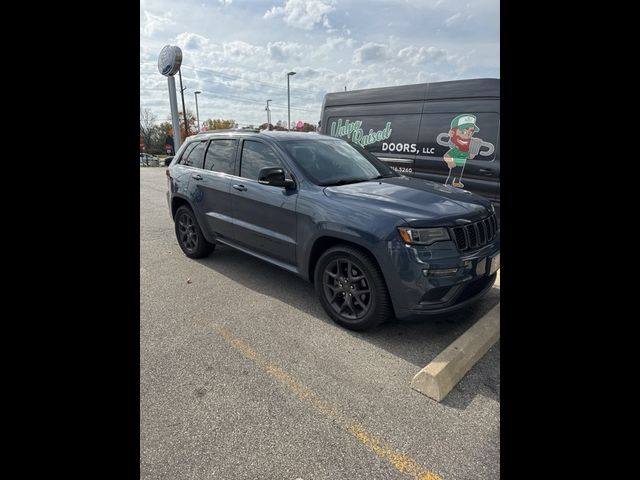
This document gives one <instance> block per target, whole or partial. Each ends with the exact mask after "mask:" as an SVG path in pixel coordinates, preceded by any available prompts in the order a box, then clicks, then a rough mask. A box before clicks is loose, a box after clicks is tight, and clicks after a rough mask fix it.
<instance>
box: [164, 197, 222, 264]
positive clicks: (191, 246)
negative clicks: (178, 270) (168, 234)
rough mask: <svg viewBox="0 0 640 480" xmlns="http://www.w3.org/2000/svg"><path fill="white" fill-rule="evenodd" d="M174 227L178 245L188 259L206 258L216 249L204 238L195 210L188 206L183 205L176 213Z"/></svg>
mask: <svg viewBox="0 0 640 480" xmlns="http://www.w3.org/2000/svg"><path fill="white" fill-rule="evenodd" d="M174 225H175V231H176V238H177V240H178V245H180V248H181V249H182V251H183V252H184V254H185V255H186V256H187V257H189V258H202V257H206V256H207V255H209V254H210V253H211V252H212V251H213V249H214V248H215V247H216V246H215V245H214V244H213V243H210V242H208V241H207V239H206V238H204V235H203V234H202V230H201V229H200V225H198V220H196V216H195V215H194V213H193V210H191V209H190V208H189V207H187V206H186V205H183V206H182V207H180V208H178V210H177V211H176V215H175V217H174Z"/></svg>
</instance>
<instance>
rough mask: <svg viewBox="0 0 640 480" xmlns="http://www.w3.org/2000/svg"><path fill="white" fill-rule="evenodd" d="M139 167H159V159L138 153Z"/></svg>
mask: <svg viewBox="0 0 640 480" xmlns="http://www.w3.org/2000/svg"><path fill="white" fill-rule="evenodd" d="M140 166H142V167H159V166H160V158H158V157H156V156H155V155H151V154H149V153H142V152H140Z"/></svg>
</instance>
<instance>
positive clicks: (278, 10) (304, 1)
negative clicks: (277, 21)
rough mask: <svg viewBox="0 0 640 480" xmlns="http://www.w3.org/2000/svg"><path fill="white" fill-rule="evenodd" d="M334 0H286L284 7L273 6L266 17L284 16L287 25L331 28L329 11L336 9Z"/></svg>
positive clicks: (307, 28)
mask: <svg viewBox="0 0 640 480" xmlns="http://www.w3.org/2000/svg"><path fill="white" fill-rule="evenodd" d="M333 3H334V2H333V1H332V0H286V3H285V5H284V6H283V7H275V6H274V7H271V9H270V10H268V11H267V12H266V13H265V14H264V18H272V17H274V18H276V17H280V16H282V17H284V21H285V23H286V24H287V25H290V26H292V27H297V28H302V29H304V30H311V29H312V28H313V27H314V25H315V24H322V25H323V26H324V27H325V28H330V24H329V17H328V16H327V15H328V14H329V13H331V12H333V11H334V10H335V7H334V6H333Z"/></svg>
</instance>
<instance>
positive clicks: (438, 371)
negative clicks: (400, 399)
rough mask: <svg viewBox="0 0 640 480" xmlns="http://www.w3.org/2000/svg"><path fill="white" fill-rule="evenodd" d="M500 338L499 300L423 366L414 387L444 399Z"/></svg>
mask: <svg viewBox="0 0 640 480" xmlns="http://www.w3.org/2000/svg"><path fill="white" fill-rule="evenodd" d="M499 338H500V304H499V303H498V304H497V305H496V306H495V307H493V308H492V309H491V310H489V312H488V313H487V314H486V315H484V316H483V317H482V318H481V319H480V320H478V321H477V322H476V323H475V324H474V325H473V326H472V327H471V328H469V329H468V330H467V331H466V332H464V333H463V334H462V335H460V336H459V337H458V338H457V339H456V340H454V342H453V343H452V344H451V345H449V346H448V347H447V348H445V349H444V350H443V351H442V352H440V354H439V355H438V356H437V357H436V358H434V359H433V360H432V361H431V363H429V364H428V365H427V366H426V367H424V368H423V369H422V370H420V371H419V372H418V373H417V374H416V376H415V377H413V380H412V381H411V388H413V389H414V390H416V391H418V392H420V393H422V394H423V395H426V396H427V397H429V398H432V399H433V400H436V401H437V402H441V401H442V400H444V398H445V397H446V396H447V395H448V394H449V392H450V391H451V390H452V389H453V387H455V386H456V385H457V384H458V382H459V381H460V380H461V379H462V377H464V375H465V374H466V373H467V372H468V371H469V370H470V369H471V367H473V366H474V365H475V364H476V362H478V360H480V359H481V358H482V357H483V355H484V354H485V353H487V351H488V350H489V349H490V348H491V347H492V346H493V345H494V344H495V343H496V342H497V341H498V339H499Z"/></svg>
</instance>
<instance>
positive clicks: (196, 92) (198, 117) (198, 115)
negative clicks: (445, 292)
mask: <svg viewBox="0 0 640 480" xmlns="http://www.w3.org/2000/svg"><path fill="white" fill-rule="evenodd" d="M201 93H202V92H201V91H200V90H196V91H195V92H193V94H194V95H195V96H196V119H197V121H198V127H197V128H196V133H200V112H199V111H198V95H199V94H201Z"/></svg>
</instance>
